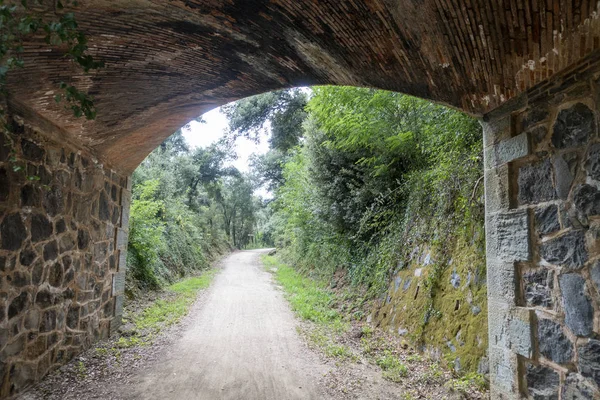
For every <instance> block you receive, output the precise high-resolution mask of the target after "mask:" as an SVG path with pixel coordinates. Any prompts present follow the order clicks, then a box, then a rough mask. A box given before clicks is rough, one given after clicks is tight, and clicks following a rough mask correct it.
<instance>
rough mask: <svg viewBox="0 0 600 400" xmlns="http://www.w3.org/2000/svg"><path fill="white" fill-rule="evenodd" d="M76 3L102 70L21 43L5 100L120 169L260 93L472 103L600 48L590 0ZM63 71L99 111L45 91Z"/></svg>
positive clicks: (516, 88)
mask: <svg viewBox="0 0 600 400" xmlns="http://www.w3.org/2000/svg"><path fill="white" fill-rule="evenodd" d="M79 3H80V5H79V6H78V8H77V9H76V12H77V20H78V22H79V24H80V27H81V28H82V29H83V30H84V31H85V32H86V33H87V34H88V36H89V39H90V47H91V49H92V52H93V53H94V55H96V56H97V57H98V58H100V59H102V60H104V61H105V62H106V68H105V69H104V70H101V71H99V72H98V73H95V74H92V75H82V74H81V73H80V72H79V71H77V70H75V69H73V68H72V66H71V65H69V63H68V62H67V61H66V60H65V59H64V57H62V54H61V51H60V50H53V51H50V52H48V51H46V50H44V49H43V47H44V46H40V45H39V43H36V42H31V43H26V44H25V47H26V52H25V55H26V57H25V58H26V67H25V69H24V70H22V71H19V72H18V73H17V74H15V75H14V76H13V79H12V93H13V95H12V99H13V103H14V104H15V107H19V108H21V109H25V110H27V111H28V112H30V113H31V114H33V115H36V116H40V117H41V118H43V119H44V120H47V121H48V122H50V123H51V124H53V125H55V126H56V127H57V128H58V130H59V131H61V132H62V135H63V137H66V138H68V139H70V140H73V141H75V142H79V143H81V144H82V145H84V146H86V147H88V148H90V150H92V151H93V152H95V153H97V154H98V155H99V156H102V157H104V158H105V159H106V160H107V161H108V162H110V163H111V164H113V165H114V166H115V167H117V168H119V169H121V170H124V171H129V172H130V171H132V170H133V169H134V168H135V166H136V165H137V164H138V163H139V162H140V161H141V160H142V159H143V158H144V157H145V156H146V155H147V154H148V153H149V152H150V151H151V150H152V149H153V148H154V147H156V146H157V145H158V144H159V143H160V142H161V141H162V140H163V139H164V138H165V137H166V136H167V135H168V134H169V133H171V132H173V131H174V130H175V129H176V128H178V127H179V126H181V125H183V124H184V123H185V122H187V120H189V119H191V118H193V117H196V116H198V115H200V114H201V113H203V112H205V111H208V110H209V109H210V108H213V107H216V106H218V105H222V104H224V103H227V102H229V101H232V100H236V99H239V98H242V97H247V96H249V95H252V94H256V93H259V92H264V91H269V90H275V89H280V88H285V87H291V86H301V85H309V84H338V85H356V86H369V87H375V88H380V89H388V90H394V91H399V92H403V93H407V94H411V95H415V96H419V97H422V98H426V99H430V100H433V101H436V102H440V103H444V104H447V105H450V106H452V107H455V108H459V109H462V110H465V111H467V112H469V113H471V114H473V115H482V114H483V113H485V112H487V111H489V110H491V109H493V108H495V107H497V106H498V105H500V104H502V103H504V102H505V101H507V100H509V99H511V98H514V97H515V96H517V95H518V94H519V93H522V92H524V91H525V90H527V89H529V88H531V87H533V86H535V85H536V84H538V83H540V82H542V81H544V80H546V79H547V78H549V77H550V76H552V75H553V74H554V73H556V72H558V71H559V70H561V69H564V68H566V67H568V66H570V65H571V64H573V63H575V62H577V61H578V60H579V59H581V58H583V57H584V56H586V55H588V54H590V53H591V52H593V50H594V49H596V48H598V47H599V46H600V36H599V33H598V32H599V29H600V28H599V27H600V23H599V21H598V14H597V10H596V9H595V3H594V2H593V1H589V2H579V1H572V2H571V1H560V2H559V1H558V0H556V1H554V2H539V1H533V2H531V1H513V2H509V1H504V0H490V1H481V0H469V1H456V0H353V1H350V0H348V1H337V0H322V1H309V0H270V1H267V0H210V1H207V0H175V1H166V0H131V1H118V2H115V1H112V0H80V1H79ZM73 74H74V75H73ZM60 81H70V82H74V83H76V84H78V85H79V86H80V87H82V88H87V89H88V90H89V91H90V93H92V94H93V95H94V97H95V98H96V104H97V106H98V111H99V113H98V118H97V120H96V121H93V122H84V123H82V122H81V121H79V120H74V119H72V118H71V117H70V116H69V115H68V114H67V113H65V112H63V110H62V109H61V107H60V106H58V105H55V104H54V103H53V101H52V98H53V95H54V92H55V90H56V84H57V83H58V82H60Z"/></svg>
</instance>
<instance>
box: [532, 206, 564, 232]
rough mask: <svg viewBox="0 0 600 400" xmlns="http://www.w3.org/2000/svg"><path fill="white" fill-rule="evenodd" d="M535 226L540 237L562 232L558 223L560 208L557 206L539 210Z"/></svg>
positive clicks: (536, 211) (537, 210)
mask: <svg viewBox="0 0 600 400" xmlns="http://www.w3.org/2000/svg"><path fill="white" fill-rule="evenodd" d="M535 225H536V228H537V232H538V234H539V236H543V235H548V234H549V233H552V232H556V231H559V230H560V223H559V222H558V207H557V206H555V205H551V206H547V207H541V208H537V209H536V210H535Z"/></svg>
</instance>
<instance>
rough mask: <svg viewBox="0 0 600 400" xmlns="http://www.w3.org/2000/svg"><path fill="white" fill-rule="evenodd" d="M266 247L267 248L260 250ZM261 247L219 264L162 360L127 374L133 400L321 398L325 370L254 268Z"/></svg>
mask: <svg viewBox="0 0 600 400" xmlns="http://www.w3.org/2000/svg"><path fill="white" fill-rule="evenodd" d="M262 252H264V251H262ZM260 253H261V251H244V252H238V253H235V254H233V255H232V256H230V257H229V258H227V259H226V260H225V261H224V265H223V271H222V272H221V273H220V274H219V275H218V276H217V277H216V278H215V281H214V282H213V285H212V288H211V290H210V293H208V297H207V298H206V301H205V303H204V304H203V306H202V307H201V308H200V309H198V310H195V312H197V314H196V315H195V316H193V318H192V322H191V324H190V326H189V327H188V328H187V331H186V332H185V333H184V334H183V336H182V337H181V339H179V340H178V341H177V342H176V343H174V344H173V345H172V346H171V348H170V349H169V351H168V354H167V355H166V358H165V359H163V360H160V361H159V362H157V363H155V365H153V366H151V367H150V368H146V369H143V370H142V371H140V372H139V373H138V375H137V376H136V377H134V378H133V379H132V383H131V384H130V386H129V387H125V388H122V389H123V391H124V392H126V393H130V394H131V395H130V396H127V397H126V398H131V399H207V400H208V399H211V400H213V399H265V400H266V399H277V400H280V399H323V398H325V397H326V396H325V394H324V393H321V392H320V391H319V389H318V388H317V387H316V384H315V382H316V381H317V380H318V378H319V377H320V376H322V375H323V374H324V373H325V372H326V371H327V369H328V368H327V367H326V366H325V365H323V364H320V361H319V358H318V357H317V356H316V355H314V354H312V353H311V352H310V351H308V350H307V349H306V346H305V345H304V344H303V343H302V342H301V339H300V338H299V337H298V334H297V332H296V329H295V326H296V321H295V319H294V317H293V315H292V313H291V311H290V310H289V307H288V305H287V303H286V302H285V300H284V299H283V297H282V295H281V293H280V292H279V291H277V290H276V289H275V288H274V286H273V285H272V283H271V277H270V275H269V274H268V273H267V272H265V271H264V270H263V268H262V267H261V266H260V265H259V255H260Z"/></svg>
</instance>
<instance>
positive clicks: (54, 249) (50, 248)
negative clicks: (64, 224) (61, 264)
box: [44, 240, 58, 261]
mask: <svg viewBox="0 0 600 400" xmlns="http://www.w3.org/2000/svg"><path fill="white" fill-rule="evenodd" d="M57 256H58V244H57V243H56V241H55V240H53V241H51V242H49V243H47V244H46V245H45V246H44V260H45V261H53V260H56V257H57Z"/></svg>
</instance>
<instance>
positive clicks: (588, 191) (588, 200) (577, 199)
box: [573, 184, 600, 217]
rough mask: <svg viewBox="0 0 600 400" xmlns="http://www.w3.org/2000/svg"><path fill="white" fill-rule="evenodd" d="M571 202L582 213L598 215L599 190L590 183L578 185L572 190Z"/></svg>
mask: <svg viewBox="0 0 600 400" xmlns="http://www.w3.org/2000/svg"><path fill="white" fill-rule="evenodd" d="M573 204H575V208H576V209H577V211H579V212H580V213H581V214H582V215H584V216H586V217H591V216H594V215H600V191H599V190H598V189H597V188H595V187H594V186H592V185H588V184H583V185H578V186H577V187H576V188H575V190H573Z"/></svg>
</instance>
